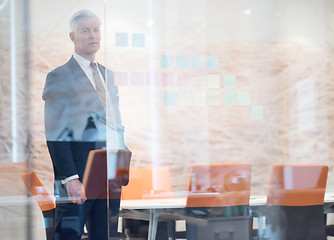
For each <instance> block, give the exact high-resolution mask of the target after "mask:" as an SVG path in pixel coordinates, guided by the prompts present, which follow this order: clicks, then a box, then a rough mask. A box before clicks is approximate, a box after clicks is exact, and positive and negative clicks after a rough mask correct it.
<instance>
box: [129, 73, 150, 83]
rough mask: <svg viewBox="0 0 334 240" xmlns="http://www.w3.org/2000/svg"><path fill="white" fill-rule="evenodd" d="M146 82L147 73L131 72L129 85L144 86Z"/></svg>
mask: <svg viewBox="0 0 334 240" xmlns="http://www.w3.org/2000/svg"><path fill="white" fill-rule="evenodd" d="M146 82H147V75H146V73H144V72H133V73H131V85H132V86H144V85H145V84H146Z"/></svg>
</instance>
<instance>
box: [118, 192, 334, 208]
mask: <svg viewBox="0 0 334 240" xmlns="http://www.w3.org/2000/svg"><path fill="white" fill-rule="evenodd" d="M186 201H187V199H186V197H185V196H182V197H175V198H160V199H158V198H157V199H138V200H122V201H121V208H122V209H163V208H184V207H185V206H186ZM266 201H267V196H265V195H251V197H250V199H249V206H251V207H252V206H254V207H255V206H263V205H265V204H266ZM331 203H333V204H334V192H333V193H326V194H325V204H331Z"/></svg>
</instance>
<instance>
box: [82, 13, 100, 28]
mask: <svg viewBox="0 0 334 240" xmlns="http://www.w3.org/2000/svg"><path fill="white" fill-rule="evenodd" d="M100 25H101V23H100V21H99V19H98V18H97V17H95V16H92V17H81V18H80V19H78V27H79V28H85V27H100Z"/></svg>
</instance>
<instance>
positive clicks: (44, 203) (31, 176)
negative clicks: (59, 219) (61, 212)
mask: <svg viewBox="0 0 334 240" xmlns="http://www.w3.org/2000/svg"><path fill="white" fill-rule="evenodd" d="M21 177H22V180H23V182H24V184H25V185H26V187H27V189H28V190H29V192H30V193H31V195H33V196H35V199H36V202H37V204H38V206H39V207H40V209H41V210H42V212H44V211H48V210H52V209H54V208H55V207H56V204H55V201H54V200H53V199H52V197H51V196H50V194H49V193H48V191H47V190H46V188H45V187H44V185H43V183H42V182H41V180H40V179H39V177H38V176H37V175H36V173H35V172H27V173H24V174H22V176H21Z"/></svg>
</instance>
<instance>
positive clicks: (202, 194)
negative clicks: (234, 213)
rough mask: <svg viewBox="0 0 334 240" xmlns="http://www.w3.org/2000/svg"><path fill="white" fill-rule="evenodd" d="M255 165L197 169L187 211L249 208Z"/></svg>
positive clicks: (192, 181) (191, 183)
mask: <svg viewBox="0 0 334 240" xmlns="http://www.w3.org/2000/svg"><path fill="white" fill-rule="evenodd" d="M250 186H251V165H250V164H246V163H224V164H203V165H193V166H192V167H191V171H190V178H189V184H188V193H187V203H186V207H228V206H240V205H249V197H250Z"/></svg>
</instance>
